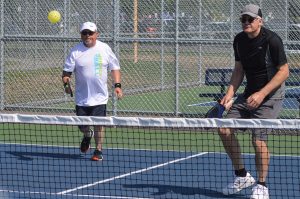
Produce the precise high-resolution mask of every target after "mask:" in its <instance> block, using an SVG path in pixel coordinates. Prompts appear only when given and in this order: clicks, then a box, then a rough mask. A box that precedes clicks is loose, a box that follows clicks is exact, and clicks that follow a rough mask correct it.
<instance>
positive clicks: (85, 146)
mask: <svg viewBox="0 0 300 199" xmlns="http://www.w3.org/2000/svg"><path fill="white" fill-rule="evenodd" d="M91 139H92V137H85V136H84V137H83V138H82V141H81V144H80V151H81V152H82V153H86V152H87V151H88V150H89V148H90V146H91Z"/></svg>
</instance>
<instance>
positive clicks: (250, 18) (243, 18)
mask: <svg viewBox="0 0 300 199" xmlns="http://www.w3.org/2000/svg"><path fill="white" fill-rule="evenodd" d="M255 19H257V18H255V17H251V16H243V17H241V18H240V21H241V22H242V23H246V22H247V21H248V22H249V23H252V22H253V21H254V20H255Z"/></svg>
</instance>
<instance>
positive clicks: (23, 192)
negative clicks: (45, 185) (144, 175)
mask: <svg viewBox="0 0 300 199" xmlns="http://www.w3.org/2000/svg"><path fill="white" fill-rule="evenodd" d="M0 192H7V193H17V194H30V195H32V194H42V195H58V194H57V193H49V192H38V191H12V190H1V189H0ZM64 196H71V197H72V198H74V197H87V198H116V199H153V198H137V197H125V196H97V195H80V194H64ZM7 197H9V196H7Z"/></svg>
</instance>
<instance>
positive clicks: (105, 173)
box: [0, 144, 300, 199]
mask: <svg viewBox="0 0 300 199" xmlns="http://www.w3.org/2000/svg"><path fill="white" fill-rule="evenodd" d="M0 149H1V150H0V151H1V152H0V154H1V156H0V157H1V164H0V168H1V171H0V172H1V182H0V198H8V199H9V198H33V199H34V198H63V199H69V198H116V199H118V198H120V199H121V198H122V199H133V198H140V199H146V198H170V199H171V198H249V195H250V193H251V188H247V189H246V190H243V191H241V192H240V193H239V194H235V195H232V196H224V195H223V194H222V193H221V188H222V187H224V186H225V185H226V184H227V182H229V181H231V180H232V179H233V172H232V168H231V163H230V161H229V159H228V158H227V155H226V154H224V153H214V152H209V153H208V152H203V153H190V152H176V151H153V150H129V149H105V150H104V160H103V161H99V162H93V161H90V157H91V154H92V152H91V151H89V152H88V153H87V154H81V153H80V152H79V149H78V147H56V146H42V145H20V144H1V145H0ZM244 157H245V163H246V165H249V167H248V168H247V169H248V170H249V171H252V175H253V176H256V174H255V168H254V156H253V155H252V154H246V155H244ZM299 162H300V157H299V156H288V155H285V156H272V157H271V163H270V170H269V178H268V186H269V188H270V198H273V199H274V198H278V199H279V198H287V197H283V196H285V195H286V194H287V193H288V194H289V196H290V197H288V198H300V191H299V184H300V182H299ZM287 184H288V185H287Z"/></svg>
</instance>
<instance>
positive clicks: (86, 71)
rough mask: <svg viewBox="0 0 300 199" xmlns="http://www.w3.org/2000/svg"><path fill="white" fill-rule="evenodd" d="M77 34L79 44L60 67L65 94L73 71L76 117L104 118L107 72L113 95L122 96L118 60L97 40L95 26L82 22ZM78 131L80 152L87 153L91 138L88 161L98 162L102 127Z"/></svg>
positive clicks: (84, 128) (80, 127)
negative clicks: (93, 149)
mask: <svg viewBox="0 0 300 199" xmlns="http://www.w3.org/2000/svg"><path fill="white" fill-rule="evenodd" d="M80 34H81V40H82V41H81V42H80V43H78V44H77V45H75V46H74V47H73V48H72V49H71V52H70V54H69V55H68V57H67V59H66V61H65V65H64V68H63V74H62V81H63V83H64V87H65V92H66V93H68V94H70V93H71V89H70V87H69V86H68V85H69V82H70V78H71V75H72V73H73V72H74V73H75V87H76V88H75V89H76V90H75V102H76V115H78V116H106V104H107V101H108V88H107V74H108V70H109V71H111V74H112V78H113V81H114V85H115V93H116V96H117V97H118V98H122V96H123V92H122V89H121V83H120V82H121V73H120V65H119V61H118V59H117V58H116V56H115V54H114V53H113V52H112V50H111V48H110V47H109V46H108V45H107V44H106V43H103V42H101V41H99V40H97V37H98V35H99V33H98V31H97V26H96V24H94V23H92V22H85V23H83V24H82V26H81V28H80ZM79 129H80V131H81V132H82V133H83V134H84V137H83V139H82V142H81V145H80V150H81V152H83V153H85V152H87V151H88V150H89V148H90V142H91V138H92V137H93V136H94V139H95V143H96V149H95V151H94V154H93V156H92V160H94V161H98V160H102V159H103V155H102V143H103V139H104V127H103V126H94V130H93V129H91V128H90V127H89V126H79Z"/></svg>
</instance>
